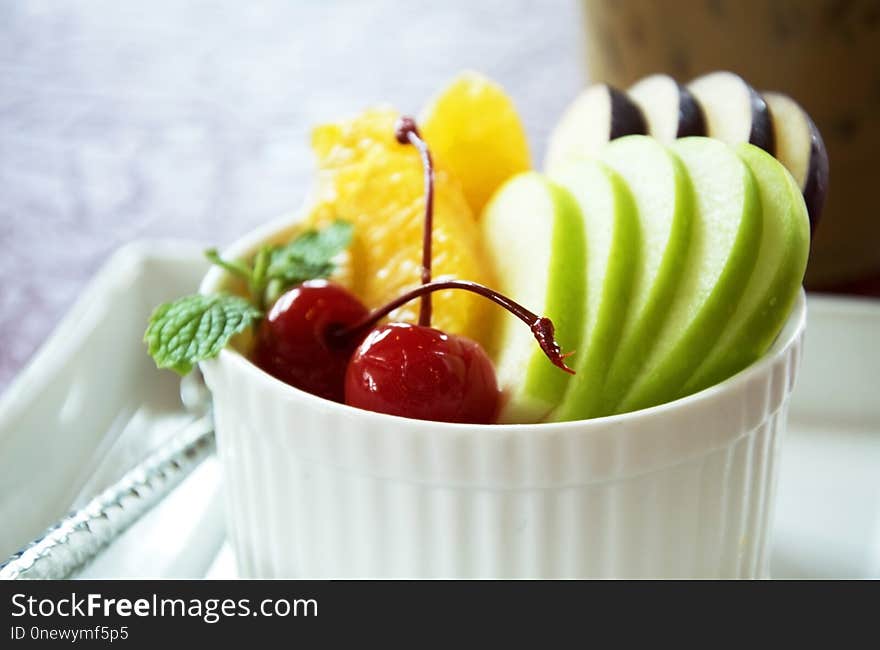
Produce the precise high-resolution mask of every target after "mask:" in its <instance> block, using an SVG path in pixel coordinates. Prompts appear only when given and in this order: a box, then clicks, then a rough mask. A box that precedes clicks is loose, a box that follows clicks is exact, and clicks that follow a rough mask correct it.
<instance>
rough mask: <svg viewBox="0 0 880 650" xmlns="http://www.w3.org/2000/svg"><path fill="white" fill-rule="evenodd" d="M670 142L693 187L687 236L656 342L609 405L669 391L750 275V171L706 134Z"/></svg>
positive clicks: (667, 396)
mask: <svg viewBox="0 0 880 650" xmlns="http://www.w3.org/2000/svg"><path fill="white" fill-rule="evenodd" d="M670 148H671V149H672V150H673V151H674V152H675V153H676V154H677V155H678V156H679V158H680V159H681V161H682V162H683V163H684V165H685V167H686V168H687V172H688V176H689V177H690V179H691V183H692V185H693V190H694V199H695V207H696V210H695V211H694V221H693V225H694V228H693V236H692V240H691V245H690V248H689V250H688V254H687V256H686V257H683V258H681V259H680V260H679V263H680V264H681V266H682V268H683V272H682V274H681V279H680V286H679V287H678V291H676V293H675V296H674V298H673V300H672V302H671V303H669V304H667V305H664V310H665V311H667V313H668V315H667V317H666V319H665V322H664V323H663V326H662V327H661V328H660V329H658V330H657V331H656V332H654V337H655V340H656V342H655V345H654V346H653V348H652V349H651V352H650V354H649V355H648V358H647V360H646V361H645V364H644V366H643V368H642V370H641V373H640V374H639V376H638V378H637V379H636V381H635V383H634V384H633V386H632V387H631V388H630V390H629V391H628V392H627V394H626V396H625V397H624V399H623V400H622V401H621V402H620V403H619V404H618V405H617V407H616V408H615V412H618V413H623V412H627V411H634V410H636V409H640V408H646V407H648V406H654V405H656V404H662V403H663V402H667V401H669V400H671V399H674V398H675V397H676V396H678V394H679V393H680V392H681V389H682V387H683V386H684V384H685V382H686V381H687V380H688V379H689V378H690V376H691V375H692V374H693V373H694V371H695V370H696V369H697V366H698V365H699V364H700V363H701V362H702V361H703V359H704V358H705V357H706V355H707V354H708V353H709V351H710V350H711V349H712V347H713V346H714V344H715V343H716V342H717V341H718V339H719V337H720V336H721V333H722V331H723V330H724V326H725V324H726V323H727V321H728V320H729V319H730V318H732V316H733V315H734V314H735V313H736V308H737V304H738V303H739V301H740V298H741V297H742V295H743V291H744V290H745V288H746V285H747V283H748V281H749V278H750V276H751V274H752V270H753V269H754V265H755V260H756V258H757V252H758V247H759V245H760V242H761V231H762V226H763V214H762V211H761V201H760V198H759V196H758V188H757V184H756V182H755V179H754V177H753V176H752V173H751V171H749V168H748V167H747V166H746V164H745V163H744V162H743V161H742V159H740V157H739V156H738V155H737V154H736V152H735V151H734V149H733V148H731V147H730V146H728V145H726V144H724V143H723V142H721V141H719V140H714V139H711V138H700V137H693V138H683V139H681V140H678V141H676V142H674V143H673V144H672V145H671V146H670Z"/></svg>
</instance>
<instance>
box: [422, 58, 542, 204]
mask: <svg viewBox="0 0 880 650" xmlns="http://www.w3.org/2000/svg"><path fill="white" fill-rule="evenodd" d="M419 125H420V128H421V130H422V133H423V134H424V136H425V140H426V141H427V142H428V144H429V145H430V146H431V150H432V151H433V153H434V155H435V156H436V157H437V158H438V159H439V160H442V161H443V163H444V165H445V166H446V169H448V170H449V171H450V172H451V173H452V174H454V175H455V177H456V178H458V179H459V180H460V181H461V184H462V188H463V189H464V194H465V197H466V198H467V202H468V204H469V205H470V206H471V209H472V210H473V211H474V214H475V215H479V214H480V213H481V212H482V210H483V207H484V206H485V205H486V203H487V202H488V201H489V198H490V197H491V196H492V194H494V193H495V190H496V189H498V188H499V187H500V186H501V184H502V183H504V181H506V180H507V179H508V178H510V177H511V176H513V175H514V174H517V173H519V172H522V171H526V170H528V169H530V168H531V161H530V157H529V145H528V141H527V140H526V134H525V130H524V129H523V125H522V121H521V120H520V118H519V114H518V113H517V112H516V107H515V106H514V105H513V101H512V100H511V99H510V97H508V96H507V94H505V92H504V89H503V88H501V86H499V85H498V84H496V83H495V82H493V81H491V80H490V79H487V78H486V77H484V76H482V75H480V74H477V73H475V72H465V73H462V74H460V75H459V76H457V77H456V78H455V79H453V80H452V82H451V83H450V84H449V85H448V86H447V87H446V88H445V89H444V90H443V91H442V92H441V93H440V94H439V95H437V96H436V97H435V98H434V99H433V100H432V101H431V102H430V103H429V104H428V106H427V107H426V108H425V110H424V111H423V113H422V116H421V119H420V120H419Z"/></svg>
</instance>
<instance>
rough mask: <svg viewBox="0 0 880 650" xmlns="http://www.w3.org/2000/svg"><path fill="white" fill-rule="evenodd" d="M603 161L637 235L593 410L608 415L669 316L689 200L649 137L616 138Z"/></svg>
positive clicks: (687, 232)
mask: <svg viewBox="0 0 880 650" xmlns="http://www.w3.org/2000/svg"><path fill="white" fill-rule="evenodd" d="M601 160H602V161H603V162H604V163H606V164H607V165H608V166H609V167H611V168H612V169H613V170H614V171H616V172H617V173H618V174H620V176H621V177H622V178H623V180H624V182H625V183H626V185H627V186H628V187H629V190H630V193H631V195H632V197H633V199H634V201H635V204H636V213H637V217H638V225H639V234H640V243H639V251H640V254H639V255H637V256H636V257H635V258H634V259H632V260H629V259H626V258H624V259H623V263H629V264H631V265H632V271H633V273H634V275H635V277H634V279H633V288H632V293H631V295H630V300H629V306H628V308H627V315H626V319H625V321H624V323H623V326H622V327H621V328H620V330H619V332H618V344H617V350H616V352H615V354H614V357H613V359H612V361H611V366H610V367H609V369H608V373H607V375H606V377H605V383H604V386H603V387H602V396H601V398H600V403H599V405H598V407H597V414H599V415H607V414H609V413H611V412H612V409H613V407H614V406H616V405H617V403H618V402H619V401H620V400H621V399H622V398H623V396H624V395H625V393H626V390H627V389H628V388H629V387H630V386H631V385H632V383H633V382H634V381H635V380H636V378H637V377H638V375H639V372H640V371H641V368H642V363H643V362H644V359H645V358H646V357H647V355H648V353H649V352H650V351H651V348H652V347H653V345H654V343H655V335H656V332H657V330H658V329H659V328H660V326H661V325H662V324H663V321H664V320H665V318H666V316H667V307H668V305H669V302H670V301H671V300H672V298H673V296H674V295H675V293H676V290H677V287H678V284H679V279H680V278H681V274H682V270H683V267H682V264H681V261H682V260H683V259H684V258H685V255H686V254H687V250H688V247H689V242H690V239H691V225H692V215H693V196H692V192H691V187H690V183H689V182H688V177H687V173H686V172H685V169H684V167H683V166H682V164H681V162H680V161H679V160H678V159H677V158H676V157H675V156H674V155H672V154H671V153H670V152H669V150H667V149H666V148H665V147H664V146H663V145H662V144H660V143H659V142H658V141H657V140H655V139H653V138H649V137H646V136H637V135H634V136H628V137H625V138H620V139H619V140H615V141H614V142H611V143H610V144H609V145H608V146H607V147H605V149H604V150H603V152H602V155H601Z"/></svg>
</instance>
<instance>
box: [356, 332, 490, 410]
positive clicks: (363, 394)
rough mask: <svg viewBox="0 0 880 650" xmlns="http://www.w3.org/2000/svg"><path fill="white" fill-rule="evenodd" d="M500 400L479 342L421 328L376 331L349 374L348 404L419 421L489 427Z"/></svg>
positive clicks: (366, 343)
mask: <svg viewBox="0 0 880 650" xmlns="http://www.w3.org/2000/svg"><path fill="white" fill-rule="evenodd" d="M498 400H499V392H498V383H497V381H496V379H495V370H494V368H493V367H492V362H491V361H490V360H489V357H488V356H487V355H486V353H485V352H484V351H483V348H482V347H480V345H479V344H478V343H476V342H475V341H472V340H470V339H468V338H465V337H462V336H454V335H451V334H446V333H444V332H441V331H439V330H436V329H433V328H431V327H424V326H421V325H410V324H408V323H389V324H387V325H384V326H382V327H379V328H377V329H375V330H373V331H372V332H370V334H369V335H368V336H367V338H366V339H364V341H363V343H361V344H360V346H359V347H358V349H357V350H356V351H355V353H354V355H353V356H352V358H351V361H350V362H349V364H348V371H347V372H346V375H345V403H346V404H348V405H350V406H356V407H358V408H362V409H367V410H369V411H377V412H379V413H388V414H390V415H400V416H403V417H408V418H416V419H420V420H434V421H437V422H468V423H473V424H489V423H492V422H494V421H495V416H496V414H497V412H498Z"/></svg>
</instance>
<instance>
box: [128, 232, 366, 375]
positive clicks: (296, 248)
mask: <svg viewBox="0 0 880 650" xmlns="http://www.w3.org/2000/svg"><path fill="white" fill-rule="evenodd" d="M351 237H352V225H351V224H350V223H347V222H344V221H336V222H334V223H332V224H330V225H329V226H327V227H326V228H324V229H322V230H308V231H306V232H304V233H302V234H301V235H300V236H299V237H297V238H296V239H294V240H293V241H292V242H290V243H289V244H284V245H280V246H279V245H266V246H263V247H261V248H260V249H259V250H258V251H257V253H256V255H254V257H253V259H252V260H250V261H248V262H245V261H241V260H226V259H223V258H222V257H220V254H219V253H218V252H217V250H216V249H209V250H207V251H205V256H206V257H207V258H208V259H209V260H210V261H211V262H213V263H214V264H216V265H218V266H220V267H222V268H223V269H225V270H226V271H227V272H228V273H230V274H232V275H234V276H236V277H238V278H241V279H242V280H244V281H245V282H246V283H247V286H248V292H249V293H250V300H248V299H246V298H242V297H239V296H233V295H230V294H226V293H219V294H212V295H208V296H205V295H201V294H196V295H191V296H185V297H183V298H180V299H178V300H175V301H174V302H169V303H165V304H163V305H160V306H159V307H157V308H156V310H155V311H154V312H153V315H152V316H151V317H150V323H149V325H148V326H147V331H146V333H145V334H144V342H145V343H146V344H147V347H148V350H149V353H150V356H152V357H153V359H154V360H155V362H156V366H158V367H159V368H170V369H172V370H174V371H176V372H178V373H180V374H181V375H185V374H186V373H188V372H189V371H190V370H192V368H193V366H194V365H195V364H197V363H198V362H199V361H204V360H205V359H211V358H213V357H216V356H217V355H218V354H220V350H222V349H223V348H224V347H226V345H227V344H228V343H229V340H230V339H231V338H232V337H233V336H235V335H236V334H238V333H240V332H243V331H244V330H246V329H247V328H248V327H251V326H252V325H254V324H255V323H256V322H257V321H258V320H259V319H260V318H262V316H263V311H264V306H265V305H271V304H272V303H274V302H275V300H276V299H277V298H278V297H279V296H280V295H281V294H282V293H283V292H284V291H286V290H287V289H288V288H290V287H292V286H293V285H295V284H299V283H301V282H305V281H306V280H313V279H316V278H326V277H328V276H329V275H330V274H331V273H333V270H334V268H335V267H334V264H333V257H335V256H336V255H337V254H339V253H340V252H342V251H343V250H344V249H345V248H347V247H348V246H349V244H350V243H351Z"/></svg>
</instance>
